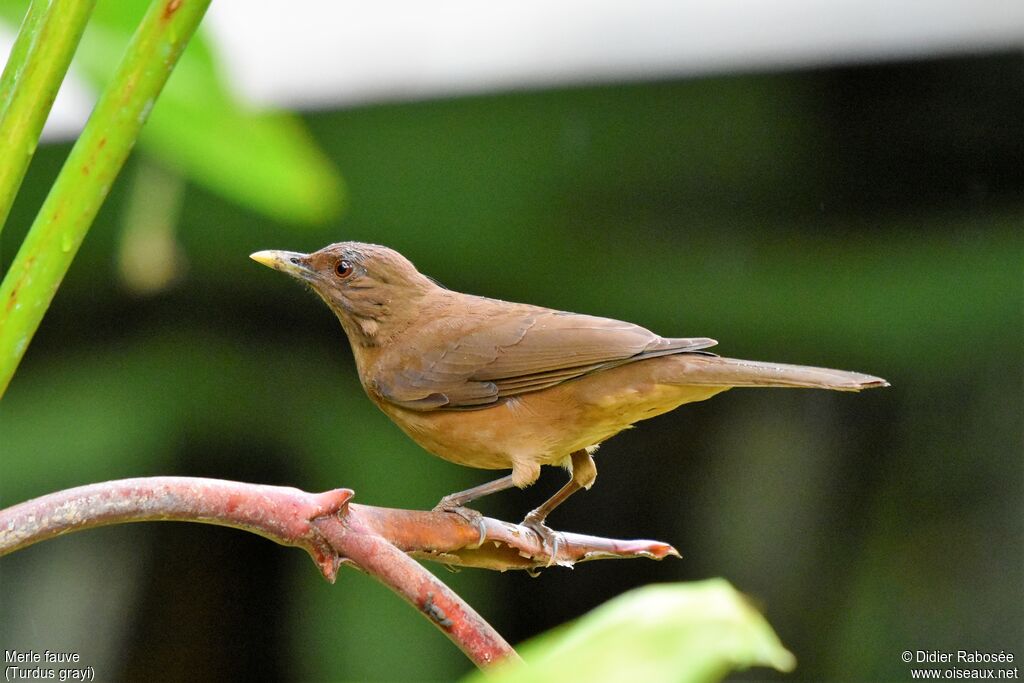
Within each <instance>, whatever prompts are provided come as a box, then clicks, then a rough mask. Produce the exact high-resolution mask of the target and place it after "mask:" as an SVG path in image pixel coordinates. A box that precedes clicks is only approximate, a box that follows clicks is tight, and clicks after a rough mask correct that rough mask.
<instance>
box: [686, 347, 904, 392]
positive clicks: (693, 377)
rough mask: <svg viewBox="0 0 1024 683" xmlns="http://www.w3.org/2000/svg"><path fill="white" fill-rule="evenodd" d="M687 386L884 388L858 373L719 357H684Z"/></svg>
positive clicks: (877, 379)
mask: <svg viewBox="0 0 1024 683" xmlns="http://www.w3.org/2000/svg"><path fill="white" fill-rule="evenodd" d="M677 357H683V358H685V359H686V366H687V367H686V371H685V373H684V377H685V381H686V384H695V385H713V386H727V387H800V388H805V389H833V390H835V391H860V390H862V389H874V388H876V387H887V386H889V383H888V382H886V381H885V380H884V379H882V378H881V377H872V376H871V375H863V374H861V373H859V372H847V371H846V370H832V369H830V368H814V367H810V366H808V365H785V364H783V363H762V362H760V361H756V360H738V359H736V358H720V357H718V356H711V355H707V356H702V355H696V354H693V355H690V354H686V355H685V356H677Z"/></svg>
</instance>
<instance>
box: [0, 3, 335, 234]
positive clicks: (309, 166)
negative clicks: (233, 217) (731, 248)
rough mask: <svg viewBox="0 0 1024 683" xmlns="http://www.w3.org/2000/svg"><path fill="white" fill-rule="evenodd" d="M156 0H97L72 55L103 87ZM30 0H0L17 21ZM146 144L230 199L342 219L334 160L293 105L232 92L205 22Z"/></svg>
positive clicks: (149, 127) (316, 219)
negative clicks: (270, 104) (270, 105)
mask: <svg viewBox="0 0 1024 683" xmlns="http://www.w3.org/2000/svg"><path fill="white" fill-rule="evenodd" d="M149 4H150V2H149V0H100V1H99V2H97V4H96V9H95V11H94V13H93V16H92V19H91V20H90V22H89V26H88V28H87V29H86V32H85V35H84V36H83V37H82V43H81V45H80V46H79V50H78V52H77V53H76V55H75V60H74V62H73V63H72V73H76V74H78V75H80V76H82V77H84V78H85V79H86V81H87V82H88V83H89V85H91V86H92V87H93V88H94V89H95V90H96V91H97V92H98V91H99V90H101V89H102V88H103V86H104V85H105V84H106V83H107V81H108V80H109V78H110V76H111V74H112V73H113V71H114V67H115V66H116V65H117V63H118V61H119V60H120V58H121V55H122V54H123V52H124V48H125V46H126V45H127V44H128V40H129V38H130V37H131V35H132V33H133V32H134V31H135V28H136V26H138V24H139V20H140V19H141V17H142V15H143V13H144V12H145V11H146V8H147V7H148V6H149ZM27 7H28V2H27V1H26V0H2V1H0V18H2V19H4V20H5V22H6V23H7V24H8V25H9V26H12V27H16V26H18V24H19V23H20V22H21V18H22V16H23V15H24V14H25V10H26V8H27ZM140 145H141V148H142V150H143V151H144V152H145V153H147V154H152V155H154V156H156V157H157V158H158V159H159V160H160V161H161V162H162V163H164V164H166V165H167V166H168V167H170V168H172V169H174V170H176V171H178V172H179V173H181V174H183V175H185V176H186V177H188V178H189V179H190V180H192V181H194V182H196V183H199V184H201V185H203V186H205V187H207V188H209V189H211V190H213V191H215V192H218V193H220V194H223V195H224V196H225V197H227V198H228V199H231V200H232V201H236V202H239V203H241V204H243V205H244V206H247V207H249V208H251V209H253V210H256V211H260V212H262V213H265V214H266V215H268V216H271V217H273V218H276V219H279V220H284V221H289V222H295V223H297V224H308V223H313V224H322V223H324V222H325V221H328V220H332V219H336V218H337V217H338V215H339V214H340V212H341V209H342V207H343V203H344V199H345V192H344V185H343V182H342V179H341V177H340V175H339V174H338V172H337V171H336V170H335V167H334V165H333V164H332V163H331V161H330V160H328V159H327V158H326V157H325V156H324V155H323V154H322V153H321V152H320V150H319V149H318V148H317V146H316V144H315V143H314V141H313V140H312V139H311V138H310V136H309V134H308V132H307V131H306V130H305V128H304V127H303V126H302V124H301V123H300V122H299V120H298V119H297V118H296V117H295V116H294V115H293V114H291V113H285V112H260V111H255V110H253V108H252V107H249V106H247V105H245V104H244V103H243V102H242V101H241V100H240V99H239V98H238V97H237V95H236V94H235V93H234V92H232V90H231V88H230V86H229V84H228V83H227V82H226V80H225V78H224V75H223V73H222V68H221V66H220V65H219V64H218V63H217V60H216V59H215V55H214V54H213V51H212V49H211V47H210V44H209V41H208V40H207V39H206V38H205V37H204V35H203V31H202V30H200V31H199V33H197V34H196V36H195V37H194V38H193V39H192V40H191V41H190V42H189V46H188V48H187V49H186V50H185V52H184V54H183V55H182V57H181V60H180V61H179V63H178V65H177V67H176V69H175V71H174V74H173V75H172V77H171V79H170V80H169V81H168V82H167V87H166V88H165V89H164V91H163V93H162V94H161V95H160V98H159V100H158V101H157V103H156V104H155V106H154V108H153V113H152V115H151V117H150V119H149V121H148V122H147V123H146V126H145V127H144V128H143V132H142V135H141V137H140Z"/></svg>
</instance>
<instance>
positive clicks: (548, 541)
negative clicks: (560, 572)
mask: <svg viewBox="0 0 1024 683" xmlns="http://www.w3.org/2000/svg"><path fill="white" fill-rule="evenodd" d="M520 525H521V526H525V527H526V528H527V529H529V530H530V531H532V532H533V533H535V534H537V538H539V539H540V543H541V547H542V548H543V549H544V552H545V553H547V556H548V564H547V566H549V567H550V566H551V565H553V564H557V565H560V566H562V567H572V565H573V563H572V561H571V560H559V559H558V550H559V548H560V546H561V545H562V543H563V539H562V534H560V533H559V532H557V531H555V530H554V529H552V528H551V527H549V526H548V525H547V524H545V523H544V518H543V517H541V516H540V515H535V514H534V513H533V512H530V513H529V514H527V515H526V517H524V518H523V521H522V522H520Z"/></svg>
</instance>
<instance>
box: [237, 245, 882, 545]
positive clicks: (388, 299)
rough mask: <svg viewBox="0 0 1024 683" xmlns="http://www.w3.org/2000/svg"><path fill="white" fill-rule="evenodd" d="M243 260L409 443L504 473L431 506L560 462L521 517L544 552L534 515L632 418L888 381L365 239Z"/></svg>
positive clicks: (581, 483)
mask: <svg viewBox="0 0 1024 683" xmlns="http://www.w3.org/2000/svg"><path fill="white" fill-rule="evenodd" d="M252 258H253V259H254V260H256V261H258V262H259V263H262V264H264V265H266V266H269V267H271V268H274V269H275V270H279V271H281V272H283V273H287V274H288V275H291V276H292V277H294V278H296V279H299V280H302V281H304V282H306V283H308V284H309V286H310V287H312V288H313V291H315V292H316V293H317V294H318V295H319V296H320V298H322V299H323V300H324V302H325V303H326V304H327V305H328V306H329V307H330V309H331V310H332V311H334V313H335V315H337V316H338V320H340V321H341V326H342V328H343V329H344V330H345V334H346V335H348V339H349V343H350V344H351V345H352V352H353V354H354V356H355V361H356V368H357V369H358V371H359V379H360V381H361V382H362V385H363V388H364V389H365V390H366V393H367V395H368V396H369V397H370V399H371V400H372V401H373V402H374V403H376V404H377V406H378V407H379V408H380V409H381V410H383V411H384V413H385V414H386V415H387V416H388V417H390V418H391V419H392V420H393V421H394V422H395V423H396V424H397V425H398V426H399V427H400V428H401V429H402V431H404V432H405V433H406V434H408V435H409V436H410V437H411V438H412V439H413V441H415V442H416V443H418V444H419V445H421V446H422V447H423V448H425V449H427V450H428V451H430V452H431V453H433V454H434V455H437V456H439V457H441V458H444V459H445V460H449V461H451V462H454V463H458V464H460V465H468V466H470V467H480V468H484V469H495V470H500V469H511V470H512V473H511V474H509V475H508V476H505V477H502V478H500V479H497V480H495V481H492V482H489V483H487V484H483V485H481V486H476V487H473V488H471V489H468V490H466V491H460V492H458V493H453V494H451V495H448V496H445V497H444V498H442V499H441V501H440V502H439V503H438V505H437V507H436V508H435V510H445V511H453V512H459V513H460V514H463V515H464V516H466V517H467V518H470V519H472V518H473V515H474V514H475V513H473V512H472V511H469V510H465V508H463V506H464V505H465V504H466V503H468V502H470V501H472V500H475V499H477V498H479V497H481V496H485V495H487V494H490V493H494V492H496V491H502V490H504V489H507V488H511V487H512V486H518V487H520V488H523V487H526V486H529V485H530V484H532V483H533V482H534V481H536V480H537V477H538V476H539V474H540V468H541V465H561V466H562V467H565V468H566V469H568V470H569V471H570V472H571V473H572V478H571V479H570V481H569V483H568V484H566V485H565V486H564V487H562V488H561V489H560V490H559V491H558V492H557V493H555V495H554V496H552V497H551V498H550V499H549V500H547V501H546V502H545V503H544V504H542V505H541V506H540V507H538V508H536V509H535V510H533V511H531V512H530V513H529V514H527V515H526V518H525V519H524V520H523V524H524V525H526V526H528V527H529V528H531V529H533V530H534V531H536V532H537V534H538V535H539V536H540V538H541V539H542V541H543V542H544V543H545V544H547V545H548V546H549V547H550V548H551V551H552V554H555V553H556V552H557V540H558V539H557V535H556V534H555V532H553V531H552V530H551V529H549V528H548V527H547V526H545V524H544V521H545V519H546V518H547V516H548V514H550V513H551V511H552V510H554V509H555V508H556V507H557V506H558V505H559V504H561V503H562V502H564V501H565V499H566V498H568V497H569V496H571V495H572V494H573V493H575V492H576V491H579V490H580V489H586V488H590V486H591V484H593V483H594V478H595V477H596V476H597V469H596V467H595V466H594V460H593V458H592V457H591V456H592V454H593V452H594V451H595V450H596V448H597V446H598V444H600V443H601V442H602V441H604V440H605V439H608V438H610V437H612V436H615V435H616V434H618V433H619V432H621V431H622V430H623V429H626V428H627V427H629V426H630V425H632V424H633V423H634V422H638V421H640V420H646V419H647V418H650V417H654V416H655V415H660V414H662V413H665V412H668V411H670V410H672V409H674V408H677V407H679V406H680V405H682V404H684V403H691V402H693V401H703V400H704V399H707V398H710V397H712V396H714V395H715V394H718V393H721V392H723V391H725V390H726V389H731V388H733V387H805V388H812V389H834V390H837V391H860V390H861V389H870V388H874V387H884V386H888V383H887V382H886V381H885V380H883V379H880V378H878V377H872V376H870V375H862V374H860V373H856V372H846V371H843V370H829V369H826V368H814V367H807V366H802V365H783V364H781V363H761V362H757V361H748V360H736V359H733V358H721V357H719V356H717V355H715V354H713V353H710V352H708V351H706V350H705V349H707V348H709V347H711V346H714V345H715V344H716V343H717V342H715V340H713V339H707V338H705V337H695V338H678V337H661V336H658V335H657V334H654V333H653V332H650V331H648V330H646V329H644V328H643V327H640V326H638V325H633V324H631V323H627V322H621V321H618V320H610V319H608V318H598V317H594V316H589V315H580V314H577V313H566V312H564V311H556V310H552V309H550V308H542V307H540V306H531V305H529V304H517V303H510V302H507V301H498V300H496V299H488V298H486V297H481V296H474V295H471V294H460V293H459V292H453V291H451V290H448V289H445V288H444V287H441V286H440V285H438V284H437V283H436V282H434V281H433V280H431V279H430V278H428V277H427V276H425V275H423V274H421V273H420V272H419V271H417V270H416V267H415V266H413V264H412V263H410V262H409V260H408V259H406V258H405V257H404V256H402V255H401V254H399V253H398V252H396V251H394V250H392V249H388V248H387V247H382V246H378V245H374V244H363V243H360V242H340V243H338V244H332V245H330V246H327V247H324V248H323V249H321V250H320V251H317V252H314V253H312V254H299V253H294V252H288V251H259V252H256V253H255V254H252Z"/></svg>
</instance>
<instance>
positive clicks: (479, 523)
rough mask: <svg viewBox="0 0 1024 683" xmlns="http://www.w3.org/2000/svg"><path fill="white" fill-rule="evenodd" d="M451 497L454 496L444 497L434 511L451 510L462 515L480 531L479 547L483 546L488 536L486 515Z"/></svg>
mask: <svg viewBox="0 0 1024 683" xmlns="http://www.w3.org/2000/svg"><path fill="white" fill-rule="evenodd" d="M451 498H452V496H445V497H444V498H442V499H441V500H440V501H439V502H438V503H437V505H435V506H434V509H433V512H450V513H452V514H454V515H458V516H459V517H462V518H463V519H464V520H466V521H467V522H469V523H470V524H472V525H473V526H475V527H476V528H477V530H478V531H479V533H480V538H479V540H478V541H477V547H479V546H482V545H483V544H484V540H485V539H486V538H487V524H486V523H484V516H483V515H481V514H480V513H479V512H477V511H476V510H473V509H472V508H468V507H466V506H464V505H459V503H458V501H454V500H450V499H451Z"/></svg>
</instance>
